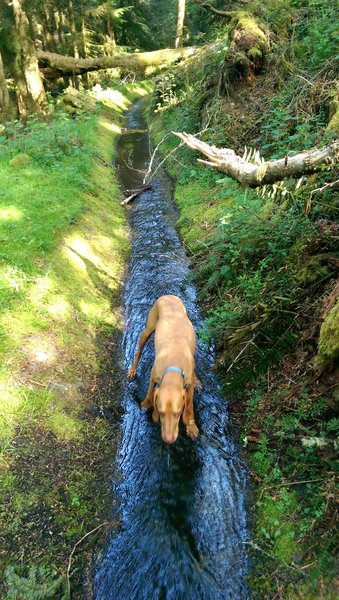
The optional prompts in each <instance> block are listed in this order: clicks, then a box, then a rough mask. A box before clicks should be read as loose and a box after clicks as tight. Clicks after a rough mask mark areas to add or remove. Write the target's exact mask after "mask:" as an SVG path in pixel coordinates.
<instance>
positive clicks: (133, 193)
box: [120, 185, 152, 206]
mask: <svg viewBox="0 0 339 600" xmlns="http://www.w3.org/2000/svg"><path fill="white" fill-rule="evenodd" d="M150 189H152V186H151V185H144V186H143V187H141V188H139V189H138V190H125V192H124V194H125V195H127V198H125V200H123V201H122V202H120V204H121V206H125V205H126V204H129V202H132V200H135V198H137V197H138V196H140V194H142V192H146V191H147V190H150Z"/></svg>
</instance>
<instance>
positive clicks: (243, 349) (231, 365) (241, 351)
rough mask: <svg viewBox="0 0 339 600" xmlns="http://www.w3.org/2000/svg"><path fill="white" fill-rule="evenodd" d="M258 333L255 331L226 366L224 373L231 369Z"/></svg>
mask: <svg viewBox="0 0 339 600" xmlns="http://www.w3.org/2000/svg"><path fill="white" fill-rule="evenodd" d="M257 335H258V333H255V334H254V335H253V336H252V338H251V339H250V340H249V341H248V342H247V343H246V344H245V346H244V347H243V348H242V350H240V352H239V354H238V355H237V356H236V357H235V359H234V361H233V362H232V363H231V364H230V366H229V367H228V369H227V371H226V374H227V373H228V372H229V371H230V370H231V369H232V367H233V366H234V365H235V364H236V363H237V362H238V360H239V358H240V356H241V355H242V354H243V353H244V352H245V350H246V349H247V348H248V346H249V345H250V344H252V342H253V340H254V339H255V338H256V337H257Z"/></svg>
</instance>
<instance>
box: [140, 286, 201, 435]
mask: <svg viewBox="0 0 339 600" xmlns="http://www.w3.org/2000/svg"><path fill="white" fill-rule="evenodd" d="M153 331H155V361H154V365H153V368H152V371H151V380H150V384H149V388H148V392H147V395H146V398H145V400H144V401H143V402H142V404H141V406H142V408H149V407H153V414H152V418H153V421H154V422H155V423H156V422H158V421H159V417H160V422H161V437H162V439H163V440H164V442H166V443H167V444H173V443H174V442H175V441H176V439H177V437H178V433H179V421H180V417H181V415H182V420H183V422H184V424H185V425H186V433H187V435H188V436H189V437H190V438H191V439H192V440H195V439H196V438H197V437H198V434H199V430H198V428H197V426H196V424H195V421H194V413H193V393H194V384H196V385H198V386H200V385H201V384H200V382H199V380H198V379H197V378H196V376H195V370H194V352H195V343H196V341H195V340H196V338H195V333H194V329H193V325H192V323H191V321H190V320H189V318H188V316H187V313H186V309H185V307H184V305H183V303H182V301H181V300H180V298H178V297H177V296H161V298H158V300H157V301H156V303H155V304H154V306H153V308H151V310H150V312H149V315H148V319H147V324H146V328H145V329H144V331H143V332H142V334H141V336H140V340H139V348H138V351H137V353H136V355H135V359H134V361H133V364H132V366H131V368H130V370H129V372H128V378H129V379H134V377H135V375H136V371H137V366H138V362H139V360H140V356H141V352H142V349H143V347H144V345H145V343H146V342H147V340H148V338H149V337H150V335H151V334H152V333H153Z"/></svg>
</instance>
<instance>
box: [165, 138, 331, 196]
mask: <svg viewBox="0 0 339 600" xmlns="http://www.w3.org/2000/svg"><path fill="white" fill-rule="evenodd" d="M173 133H174V135H176V136H178V137H179V138H180V139H181V140H182V141H183V142H184V143H185V144H186V145H187V146H188V147H189V148H192V150H196V151H197V152H201V153H202V154H203V155H204V156H206V157H207V158H208V160H201V159H198V160H199V162H201V163H202V164H204V165H207V166H208V167H212V168H213V169H217V170H218V171H221V172H222V173H225V174H226V175H228V177H231V178H232V179H235V181H238V183H241V184H242V185H245V186H248V187H253V188H255V187H259V186H262V185H266V184H270V183H274V182H275V181H281V180H282V179H287V178H289V177H301V176H302V175H307V174H310V173H315V172H316V171H319V170H320V169H321V168H324V167H326V166H327V167H329V168H330V167H332V166H333V165H334V163H335V162H336V161H337V160H338V158H339V140H335V141H334V142H332V143H331V144H329V145H328V146H325V147H324V148H320V149H317V148H312V149H311V150H308V151H307V152H301V153H300V154H296V155H295V156H289V157H287V156H286V157H285V158H281V159H278V160H271V161H267V162H266V161H261V163H260V164H253V163H251V162H249V161H248V160H245V159H244V158H242V157H241V156H238V155H237V154H236V153H235V152H234V150H232V149H230V148H216V147H215V146H209V145H208V144H206V143H205V142H202V141H201V140H198V139H197V138H196V137H194V136H193V135H190V134H187V133H176V132H173Z"/></svg>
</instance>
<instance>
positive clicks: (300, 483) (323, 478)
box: [258, 477, 327, 502]
mask: <svg viewBox="0 0 339 600" xmlns="http://www.w3.org/2000/svg"><path fill="white" fill-rule="evenodd" d="M325 479H327V477H321V478H320V479H304V480H303V481H287V482H284V483H277V484H275V485H269V486H268V487H264V488H263V489H262V490H261V494H260V496H259V500H258V502H260V500H261V498H262V496H263V494H264V492H267V490H272V489H274V488H279V487H288V486H289V485H302V484H303V483H316V482H317V481H325Z"/></svg>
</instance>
